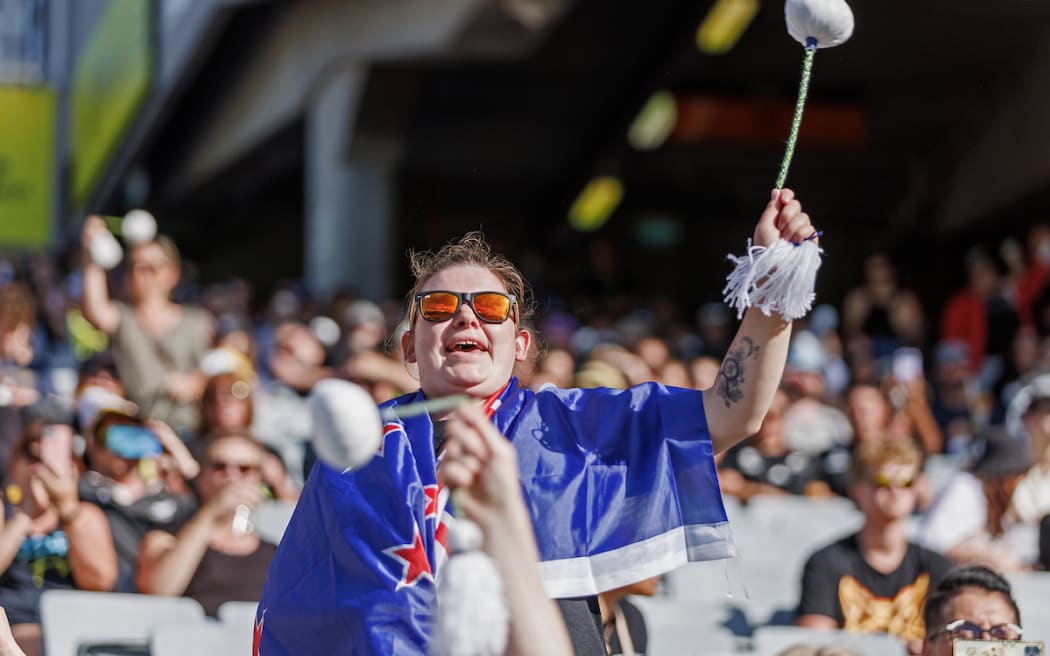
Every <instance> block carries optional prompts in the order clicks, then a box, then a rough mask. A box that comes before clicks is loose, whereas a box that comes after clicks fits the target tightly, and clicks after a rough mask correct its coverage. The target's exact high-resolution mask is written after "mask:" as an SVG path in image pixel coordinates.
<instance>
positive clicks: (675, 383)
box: [656, 358, 694, 387]
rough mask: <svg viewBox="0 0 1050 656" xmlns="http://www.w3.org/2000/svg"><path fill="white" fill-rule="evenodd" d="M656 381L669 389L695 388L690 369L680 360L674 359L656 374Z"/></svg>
mask: <svg viewBox="0 0 1050 656" xmlns="http://www.w3.org/2000/svg"><path fill="white" fill-rule="evenodd" d="M656 380H657V381H658V382H660V383H661V384H663V385H667V386H668V387H694V386H693V379H692V378H691V377H690V376H689V367H687V366H685V363H684V362H682V361H681V360H679V359H678V358H672V359H670V360H668V361H667V362H665V363H664V366H663V367H661V368H660V370H659V371H657V372H656Z"/></svg>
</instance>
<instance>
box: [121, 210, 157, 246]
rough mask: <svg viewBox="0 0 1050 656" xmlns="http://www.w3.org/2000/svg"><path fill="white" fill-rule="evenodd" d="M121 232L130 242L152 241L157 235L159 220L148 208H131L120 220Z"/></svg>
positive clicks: (135, 243)
mask: <svg viewBox="0 0 1050 656" xmlns="http://www.w3.org/2000/svg"><path fill="white" fill-rule="evenodd" d="M120 234H121V236H122V237H123V238H124V241H125V242H126V243H128V244H132V245H137V244H145V243H148V242H151V241H153V238H154V237H156V236H157V220H156V219H154V218H153V215H152V214H150V213H149V212H147V211H146V210H131V211H130V212H128V213H127V214H125V215H124V220H123V221H121V222H120Z"/></svg>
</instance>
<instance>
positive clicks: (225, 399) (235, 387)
mask: <svg viewBox="0 0 1050 656" xmlns="http://www.w3.org/2000/svg"><path fill="white" fill-rule="evenodd" d="M250 398H251V388H250V387H249V386H248V383H246V382H244V381H243V380H240V379H239V378H236V377H233V376H224V377H222V378H220V379H219V380H216V381H215V383H214V393H212V394H211V395H210V396H209V397H208V403H207V405H206V406H205V408H204V412H205V413H206V414H207V418H208V420H209V425H210V427H211V428H213V429H215V428H218V429H223V430H227V429H232V428H244V427H246V426H248V424H249V423H250V422H251V414H252V407H251V401H250Z"/></svg>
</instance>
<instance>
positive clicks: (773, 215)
mask: <svg viewBox="0 0 1050 656" xmlns="http://www.w3.org/2000/svg"><path fill="white" fill-rule="evenodd" d="M777 239H783V240H784V241H789V242H791V243H793V244H801V243H802V242H803V241H806V240H810V239H812V240H816V239H818V235H817V231H816V229H814V228H813V223H812V222H811V221H810V218H809V214H807V213H805V212H803V211H802V204H801V203H799V201H798V199H797V198H795V192H794V191H792V190H791V189H786V188H785V189H774V190H773V192H772V194H771V197H770V200H769V204H767V205H766V209H765V211H763V212H762V216H761V217H759V219H758V225H757V226H755V236H754V243H755V245H756V246H772V245H773V244H774V243H775V242H776V240H777Z"/></svg>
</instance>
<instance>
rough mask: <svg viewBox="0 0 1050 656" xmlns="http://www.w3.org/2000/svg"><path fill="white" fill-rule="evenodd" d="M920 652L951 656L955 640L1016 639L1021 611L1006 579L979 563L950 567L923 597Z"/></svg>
mask: <svg viewBox="0 0 1050 656" xmlns="http://www.w3.org/2000/svg"><path fill="white" fill-rule="evenodd" d="M923 616H924V618H925V622H926V635H925V640H924V641H923V646H922V653H923V654H924V656H951V653H952V643H953V642H954V641H956V640H1020V639H1022V638H1023V637H1024V630H1023V629H1022V628H1021V614H1020V611H1019V610H1018V608H1017V602H1016V601H1014V598H1013V594H1012V592H1011V590H1010V583H1009V582H1008V581H1007V580H1006V579H1005V578H1003V577H1002V576H1001V575H1000V574H998V573H997V572H995V571H993V570H991V569H988V568H987V567H983V566H980V565H969V566H966V567H959V568H957V569H954V570H952V571H950V572H949V573H948V574H947V575H946V576H945V577H944V579H943V580H942V581H941V582H940V584H938V586H937V587H936V589H935V590H934V591H933V592H932V593H931V594H930V596H929V598H928V599H927V600H926V606H925V608H924V609H923Z"/></svg>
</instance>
